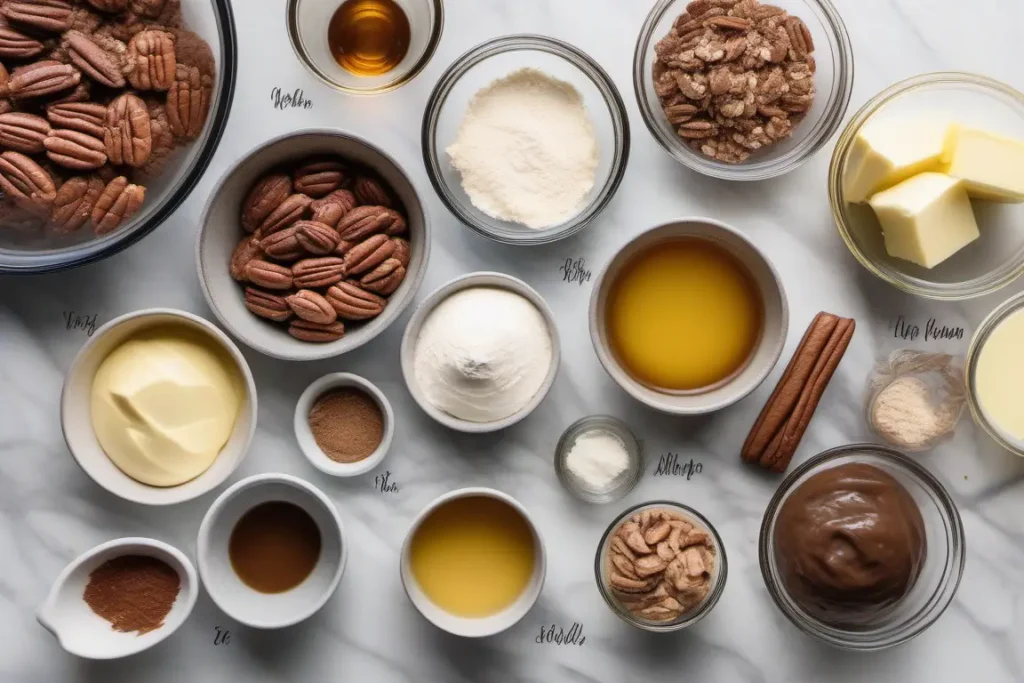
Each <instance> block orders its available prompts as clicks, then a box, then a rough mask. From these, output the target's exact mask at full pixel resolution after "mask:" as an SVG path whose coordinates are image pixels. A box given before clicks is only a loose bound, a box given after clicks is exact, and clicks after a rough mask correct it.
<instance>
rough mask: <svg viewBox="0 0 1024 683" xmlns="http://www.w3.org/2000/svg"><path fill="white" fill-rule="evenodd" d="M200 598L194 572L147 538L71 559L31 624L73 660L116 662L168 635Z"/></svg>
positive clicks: (104, 546) (128, 540)
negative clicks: (45, 632)
mask: <svg viewBox="0 0 1024 683" xmlns="http://www.w3.org/2000/svg"><path fill="white" fill-rule="evenodd" d="M198 594H199V579H198V578H197V576H196V570H195V567H193V566H192V562H190V561H189V559H188V558H187V557H186V556H185V554H184V553H182V552H181V551H180V550H178V549H177V548H175V547H173V546H170V545H168V544H166V543H163V542H161V541H157V540H155V539H151V538H119V539H116V540H113V541H108V542H106V543H103V544H101V545H98V546H96V547H95V548H93V549H92V550H89V551H87V552H85V553H83V554H82V555H80V556H78V557H77V558H75V560H73V561H72V562H71V564H69V565H68V566H67V567H66V568H65V569H64V571H63V572H61V574H60V576H58V577H57V579H56V581H54V583H53V587H52V588H51V590H50V593H49V595H48V596H47V597H46V599H45V600H44V601H43V604H42V605H41V606H40V607H39V610H38V612H37V615H36V617H37V619H38V620H39V623H40V624H42V625H43V627H45V628H46V629H47V630H48V631H50V632H51V633H53V635H54V636H56V638H57V641H58V642H59V643H60V645H61V647H63V648H64V649H65V650H67V651H68V652H70V653H71V654H73V655H77V656H78V657H84V658H87V659H117V658H119V657H127V656H128V655H133V654H136V653H138V652H142V651H143V650H147V649H149V648H150V647H152V646H154V645H156V644H157V643H159V642H160V641H162V640H163V639H165V638H167V637H168V636H169V635H171V634H172V633H174V632H175V631H176V630H177V629H178V627H179V626H181V625H182V624H183V623H185V620H186V619H188V616H189V614H190V613H191V612H192V607H193V606H194V605H195V602H196V597H197V596H198Z"/></svg>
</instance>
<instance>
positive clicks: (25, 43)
mask: <svg viewBox="0 0 1024 683" xmlns="http://www.w3.org/2000/svg"><path fill="white" fill-rule="evenodd" d="M45 48H46V46H45V45H43V44H42V42H40V41H38V40H36V39H35V38H33V37H32V36H29V35H25V34H24V33H22V32H21V31H19V30H18V29H16V28H13V27H11V26H8V25H0V57H3V58H6V59H28V58H29V57H35V56H36V55H38V54H39V53H40V52H42V51H43V50H44V49H45Z"/></svg>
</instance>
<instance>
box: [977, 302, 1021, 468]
mask: <svg viewBox="0 0 1024 683" xmlns="http://www.w3.org/2000/svg"><path fill="white" fill-rule="evenodd" d="M1022 308H1024V292H1022V293H1020V294H1017V295H1015V296H1012V297H1010V298H1009V299H1007V300H1006V301H1004V302H1003V303H1002V304H1000V305H999V306H998V307H996V309H995V310H994V311H992V312H991V313H989V314H988V317H987V318H985V320H983V321H982V323H981V325H979V326H978V330H977V332H975V333H974V338H973V339H972V340H971V347H970V349H969V350H968V351H967V363H966V370H965V376H966V381H967V405H969V406H970V408H971V415H972V416H973V417H974V421H975V422H976V423H978V424H979V425H981V428H982V429H984V430H985V431H986V432H988V434H989V436H991V437H992V438H993V439H995V441H996V443H998V444H999V445H1000V446H1002V447H1003V448H1005V449H1006V450H1008V451H1010V452H1011V453H1014V454H1015V455H1019V456H1021V457H1024V443H1021V442H1020V441H1016V440H1014V439H1012V438H1011V437H1010V436H1009V435H1007V434H1005V433H1004V432H1003V431H1002V430H1001V429H999V428H998V427H997V426H996V425H995V424H994V423H993V422H992V421H991V420H989V419H988V417H986V416H985V411H983V410H982V409H981V402H980V401H979V400H978V394H977V387H976V385H975V379H976V378H975V374H976V373H977V370H978V358H979V357H980V355H981V349H982V348H983V347H984V346H985V342H986V341H988V338H989V335H991V334H992V331H993V330H995V329H996V328H997V327H999V324H1000V323H1002V322H1003V321H1004V320H1006V319H1007V318H1008V317H1010V316H1011V315H1012V314H1014V313H1016V312H1017V311H1019V310H1021V309H1022Z"/></svg>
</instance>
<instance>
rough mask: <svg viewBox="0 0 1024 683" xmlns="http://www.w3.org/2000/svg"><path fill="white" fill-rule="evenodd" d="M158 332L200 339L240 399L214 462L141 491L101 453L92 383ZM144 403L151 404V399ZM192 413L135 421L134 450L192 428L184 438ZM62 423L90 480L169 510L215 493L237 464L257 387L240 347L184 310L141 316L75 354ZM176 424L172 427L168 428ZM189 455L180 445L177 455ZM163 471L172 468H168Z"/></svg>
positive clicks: (101, 333) (252, 421)
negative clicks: (109, 363)
mask: <svg viewBox="0 0 1024 683" xmlns="http://www.w3.org/2000/svg"><path fill="white" fill-rule="evenodd" d="M161 329H167V330H172V331H173V330H175V329H177V330H179V331H181V332H182V333H183V334H185V335H188V336H189V337H190V338H194V339H196V340H201V341H202V343H203V345H204V346H205V345H206V343H207V342H209V347H208V348H209V350H210V351H211V353H213V354H216V357H217V358H220V359H223V363H224V370H225V372H226V373H229V374H230V375H232V376H235V377H237V380H238V386H237V387H236V389H237V391H238V392H240V403H239V404H238V409H237V413H236V414H235V416H234V422H233V425H232V426H231V428H230V433H229V435H228V436H227V440H226V442H224V443H223V445H222V446H221V447H220V449H219V451H218V452H217V454H216V456H215V457H214V458H213V461H212V463H211V464H210V465H209V466H208V467H206V468H205V469H203V470H202V471H200V472H198V473H197V474H196V476H194V477H192V478H191V479H188V480H187V481H183V482H181V483H176V484H172V485H152V484H147V483H143V482H142V481H139V480H137V479H134V478H132V477H131V476H129V475H128V474H126V473H125V471H124V470H122V469H121V467H119V466H118V465H117V464H115V462H114V460H113V459H111V457H109V456H108V455H107V453H106V452H105V451H104V449H103V446H102V445H101V443H100V438H99V437H98V436H97V432H96V427H95V423H94V419H93V418H94V416H93V384H94V380H95V379H96V375H97V372H98V371H99V370H100V367H101V366H102V365H103V362H104V361H105V360H106V359H107V358H108V356H110V355H111V354H112V353H113V352H114V351H115V350H117V349H118V348H120V347H121V346H122V345H123V344H124V343H125V342H127V341H129V340H130V339H136V338H139V337H140V336H142V335H145V334H146V333H147V332H153V331H155V330H161ZM133 381H134V380H133ZM139 383H140V384H144V382H139ZM154 387H155V385H152V386H150V387H149V388H148V389H147V388H146V387H142V388H141V389H139V390H138V392H137V395H139V396H141V395H143V394H144V393H145V392H146V391H158V390H159V389H157V388H154ZM188 391H193V387H186V388H185V389H184V390H183V393H187V392H188ZM118 400H122V398H119V399H118ZM123 400H124V401H125V402H126V403H127V402H129V401H130V400H131V399H129V398H127V397H123ZM149 401H150V403H152V399H151V398H150V399H149ZM197 405H198V402H197ZM131 410H132V409H131V407H130V406H126V408H125V411H126V412H131ZM197 412H199V411H197V410H194V409H193V410H192V411H191V413H192V414H191V415H189V414H188V411H186V413H185V414H184V415H181V414H179V415H174V416H170V417H168V423H167V424H159V423H155V422H152V421H151V420H150V418H148V417H147V416H145V415H141V414H139V415H138V416H137V419H140V420H147V423H146V424H145V425H143V426H144V427H145V429H140V430H139V435H138V436H136V442H140V441H145V442H147V443H146V445H145V446H140V450H142V451H145V450H146V448H147V447H152V446H153V443H152V442H153V441H154V440H155V439H156V438H161V439H171V440H173V439H176V438H177V439H186V438H191V437H192V435H193V432H194V429H193V430H191V431H190V427H193V426H194V425H192V424H188V423H187V421H188V420H189V419H192V420H195V414H196V413H197ZM204 417H209V416H207V415H204ZM60 419H61V428H62V429H63V431H64V440H65V441H66V442H67V445H68V449H69V450H70V451H71V455H72V456H74V458H75V460H76V461H77V462H78V464H79V465H80V466H81V467H82V469H83V470H85V473H86V474H88V475H89V476H90V477H91V478H92V480H93V481H95V482H96V483H97V484H99V485H100V486H102V487H103V488H105V489H106V490H107V491H110V492H111V493H113V494H114V495H116V496H118V497H120V498H123V499H125V500H130V501H133V502H136V503H142V504H143V505H172V504H174V503H181V502H184V501H187V500H192V499H193V498H197V497H199V496H201V495H203V494H204V493H207V492H209V491H211V490H213V489H215V488H216V487H218V486H220V485H221V484H222V483H224V481H225V480H226V479H227V478H228V477H229V476H231V473H232V472H234V471H235V468H237V467H238V465H239V464H240V463H241V462H242V459H243V458H244V457H245V454H246V452H247V451H248V450H249V444H250V442H251V441H252V437H253V433H254V432H255V431H256V383H255V382H254V381H253V378H252V373H251V372H250V371H249V365H248V363H246V361H245V358H244V357H243V356H242V354H241V352H240V351H239V350H238V347H237V346H235V344H234V343H233V342H232V341H231V340H230V339H229V338H228V336H227V335H226V334H224V333H223V332H221V331H220V330H219V329H218V328H217V327H216V326H214V325H213V324H212V323H210V322H209V321H207V320H205V319H203V318H200V317H199V316H197V315H194V314H192V313H187V312H185V311H179V310H175V309H169V308H151V309H145V310H141V311H136V312H134V313H129V314H127V315H123V316H121V317H119V318H115V319H114V320H111V321H110V322H109V323H107V324H106V325H104V326H103V327H101V328H100V329H98V330H97V331H96V333H95V334H94V335H93V336H92V338H91V339H89V341H88V342H86V344H85V346H83V347H82V349H81V350H80V351H79V352H78V355H77V356H76V357H75V359H74V361H73V362H72V363H71V368H70V369H69V370H68V374H67V377H66V378H65V380H64V390H63V392H62V394H61V403H60ZM224 419H228V418H224ZM175 420H177V421H178V422H177V423H174V424H172V423H171V422H173V421H175ZM182 422H186V423H185V424H182ZM187 448H188V447H186V446H182V449H187ZM149 454H152V451H149ZM159 464H160V463H157V465H159ZM169 465H170V466H171V467H173V466H174V463H169Z"/></svg>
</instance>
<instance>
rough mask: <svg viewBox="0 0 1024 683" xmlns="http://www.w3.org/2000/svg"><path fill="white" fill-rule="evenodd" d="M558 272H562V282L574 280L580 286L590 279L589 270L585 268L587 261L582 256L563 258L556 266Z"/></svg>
mask: <svg viewBox="0 0 1024 683" xmlns="http://www.w3.org/2000/svg"><path fill="white" fill-rule="evenodd" d="M558 272H559V273H561V274H562V282H575V283H577V284H579V286H580V287H582V286H583V285H584V284H586V283H587V282H589V281H590V271H589V270H587V262H586V260H584V259H583V258H578V259H576V260H573V259H571V258H567V259H565V263H563V264H562V265H561V266H559V267H558Z"/></svg>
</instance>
